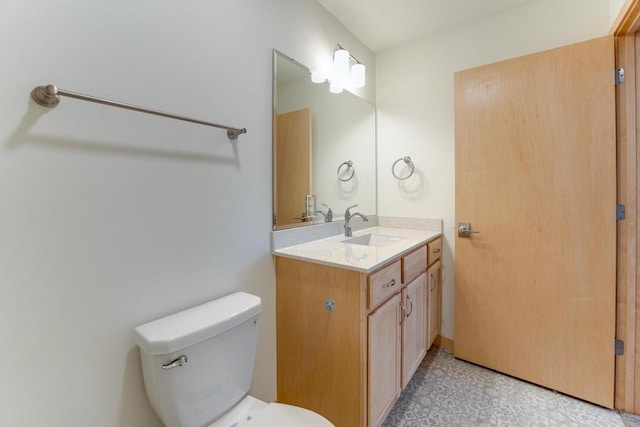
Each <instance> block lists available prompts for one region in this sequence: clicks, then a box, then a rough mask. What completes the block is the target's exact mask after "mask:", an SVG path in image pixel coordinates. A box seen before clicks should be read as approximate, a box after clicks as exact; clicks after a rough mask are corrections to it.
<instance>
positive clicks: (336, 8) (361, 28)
mask: <svg viewBox="0 0 640 427" xmlns="http://www.w3.org/2000/svg"><path fill="white" fill-rule="evenodd" d="M318 1H319V2H320V4H321V5H323V6H324V7H325V8H326V9H327V10H328V11H329V12H330V13H331V14H332V15H333V16H335V17H336V18H337V19H338V20H339V21H340V22H342V24H343V25H344V26H345V27H347V28H348V29H349V30H350V31H351V32H352V33H353V34H354V35H355V36H356V37H358V38H359V39H360V40H361V41H362V42H363V43H364V44H365V45H367V46H368V47H369V49H371V50H372V51H374V52H376V53H377V52H381V51H383V50H385V49H389V48H391V47H394V46H398V45H400V44H403V43H406V42H409V41H412V40H417V39H420V38H424V37H426V36H428V35H429V34H433V33H437V32H439V31H442V30H445V29H447V28H451V27H455V26H457V25H461V24H464V23H467V22H471V21H475V20H478V19H481V18H484V17H487V16H490V15H495V14H497V13H500V12H503V11H506V10H508V9H512V8H515V7H518V6H521V5H523V4H525V3H531V2H533V1H537V0H392V1H390V0H318Z"/></svg>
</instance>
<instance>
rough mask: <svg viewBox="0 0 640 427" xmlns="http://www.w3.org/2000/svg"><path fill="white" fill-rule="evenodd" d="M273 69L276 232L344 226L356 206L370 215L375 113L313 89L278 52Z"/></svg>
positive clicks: (323, 88)
mask: <svg viewBox="0 0 640 427" xmlns="http://www.w3.org/2000/svg"><path fill="white" fill-rule="evenodd" d="M273 68H274V74H273V103H274V105H273V226H274V229H275V230H280V229H283V228H291V227H299V226H306V225H311V224H321V223H324V222H329V221H331V220H336V219H342V218H343V217H344V211H345V210H346V209H347V208H348V207H349V206H352V205H355V204H358V207H357V208H355V209H353V210H352V211H353V212H356V211H357V212H361V213H363V214H365V215H375V213H376V176H375V173H376V164H375V163H376V141H375V137H376V129H375V127H376V120H375V107H374V106H373V105H372V104H371V103H369V102H367V101H365V100H364V99H362V98H359V97H358V96H356V95H354V94H353V93H351V92H348V91H346V90H345V91H343V92H342V93H330V92H329V83H328V82H325V83H319V84H318V83H312V82H311V77H310V76H311V73H310V71H309V69H308V68H307V67H305V66H303V65H302V64H300V63H298V62H296V61H295V60H293V59H292V58H289V57H288V56H286V55H284V54H282V53H280V52H278V51H276V50H274V67H273ZM329 209H331V212H332V214H333V215H328V214H329ZM331 217H332V218H331Z"/></svg>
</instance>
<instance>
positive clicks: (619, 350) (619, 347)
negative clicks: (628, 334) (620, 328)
mask: <svg viewBox="0 0 640 427" xmlns="http://www.w3.org/2000/svg"><path fill="white" fill-rule="evenodd" d="M615 349H616V356H623V355H624V341H622V340H621V339H618V338H616V344H615Z"/></svg>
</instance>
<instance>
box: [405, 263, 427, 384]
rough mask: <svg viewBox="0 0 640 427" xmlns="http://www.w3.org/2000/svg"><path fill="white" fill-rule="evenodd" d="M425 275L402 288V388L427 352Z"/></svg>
mask: <svg viewBox="0 0 640 427" xmlns="http://www.w3.org/2000/svg"><path fill="white" fill-rule="evenodd" d="M426 288H427V275H426V274H425V273H422V274H421V275H419V276H418V277H417V278H416V279H414V280H413V281H412V282H411V283H409V284H408V285H407V286H406V287H405V288H404V289H403V290H402V303H403V305H404V307H405V310H406V315H405V318H404V320H403V321H402V388H403V389H404V388H405V387H406V386H407V384H409V380H410V379H411V377H412V376H413V374H414V373H415V372H416V370H417V369H418V366H420V362H422V359H423V358H424V356H425V354H427V344H426V338H427V324H426V322H425V319H426V317H425V310H426V306H425V303H426V301H427V294H426Z"/></svg>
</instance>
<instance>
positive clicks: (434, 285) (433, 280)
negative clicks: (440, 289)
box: [431, 274, 437, 292]
mask: <svg viewBox="0 0 640 427" xmlns="http://www.w3.org/2000/svg"><path fill="white" fill-rule="evenodd" d="M436 284H437V282H436V277H435V276H434V275H433V274H432V275H431V292H433V291H434V290H435V289H436Z"/></svg>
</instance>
